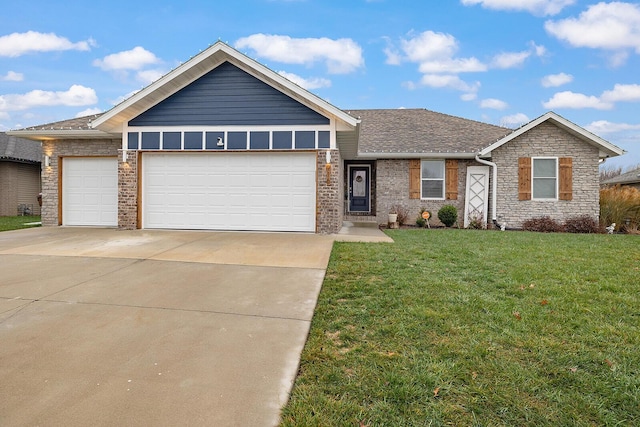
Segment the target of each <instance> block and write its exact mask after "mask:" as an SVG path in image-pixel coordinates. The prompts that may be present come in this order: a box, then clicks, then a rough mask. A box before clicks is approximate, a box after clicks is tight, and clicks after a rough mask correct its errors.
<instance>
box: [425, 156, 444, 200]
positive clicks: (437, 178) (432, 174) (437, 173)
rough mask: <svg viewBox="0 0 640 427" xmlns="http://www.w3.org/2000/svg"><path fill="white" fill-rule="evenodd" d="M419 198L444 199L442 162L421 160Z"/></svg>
mask: <svg viewBox="0 0 640 427" xmlns="http://www.w3.org/2000/svg"><path fill="white" fill-rule="evenodd" d="M420 177H421V178H420V189H421V193H420V198H422V199H438V200H442V199H444V160H422V162H421V173H420Z"/></svg>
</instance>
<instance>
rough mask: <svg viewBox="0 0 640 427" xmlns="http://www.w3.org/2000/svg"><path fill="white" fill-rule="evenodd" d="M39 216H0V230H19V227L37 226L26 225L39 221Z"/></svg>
mask: <svg viewBox="0 0 640 427" xmlns="http://www.w3.org/2000/svg"><path fill="white" fill-rule="evenodd" d="M39 221H40V216H29V215H25V216H0V231H9V230H19V229H21V228H31V227H38V226H37V225H26V224H28V223H30V222H39Z"/></svg>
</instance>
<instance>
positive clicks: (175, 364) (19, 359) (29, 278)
mask: <svg viewBox="0 0 640 427" xmlns="http://www.w3.org/2000/svg"><path fill="white" fill-rule="evenodd" d="M385 238H386V236H385V235H384V234H383V233H381V232H380V231H379V230H366V232H364V231H363V230H358V229H351V227H347V228H346V229H343V231H342V232H341V233H340V235H337V236H319V235H311V234H298V233H218V232H194V231H147V230H136V231H120V230H114V229H85V228H60V227H51V228H49V227H47V228H33V229H27V230H20V231H12V232H3V233H0V343H2V345H0V425H2V426H18V425H47V426H63V425H64V426H87V425H91V426H113V425H127V426H149V425H153V426H174V425H185V426H186V425H207V426H272V425H276V424H277V423H278V420H279V411H280V409H281V407H282V406H283V405H284V404H285V403H286V401H287V399H288V394H289V392H290V390H291V386H292V384H293V381H294V379H295V375H296V371H297V367H298V364H299V360H300V353H301V351H302V348H303V346H304V343H305V341H306V338H307V335H308V332H309V327H310V321H311V319H312V316H313V310H314V307H315V304H316V301H317V296H318V293H319V291H320V287H321V285H322V281H323V278H324V274H325V269H326V266H327V263H328V260H329V256H330V252H331V247H332V244H333V241H334V239H337V240H351V239H353V240H357V241H384V240H385ZM386 239H388V238H386Z"/></svg>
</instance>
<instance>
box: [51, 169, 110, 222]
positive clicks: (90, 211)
mask: <svg viewBox="0 0 640 427" xmlns="http://www.w3.org/2000/svg"><path fill="white" fill-rule="evenodd" d="M62 225H89V226H109V227H115V226H117V225H118V160H117V159H116V158H110V157H66V158H64V159H63V161H62Z"/></svg>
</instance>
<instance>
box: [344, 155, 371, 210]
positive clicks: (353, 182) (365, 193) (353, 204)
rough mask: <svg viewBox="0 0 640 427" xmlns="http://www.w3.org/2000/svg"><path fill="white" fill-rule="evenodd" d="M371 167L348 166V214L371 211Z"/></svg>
mask: <svg viewBox="0 0 640 427" xmlns="http://www.w3.org/2000/svg"><path fill="white" fill-rule="evenodd" d="M370 177H371V166H355V165H349V212H370V211H371V178H370Z"/></svg>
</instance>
